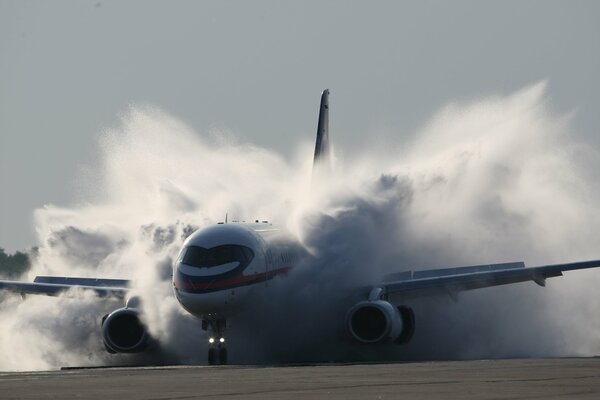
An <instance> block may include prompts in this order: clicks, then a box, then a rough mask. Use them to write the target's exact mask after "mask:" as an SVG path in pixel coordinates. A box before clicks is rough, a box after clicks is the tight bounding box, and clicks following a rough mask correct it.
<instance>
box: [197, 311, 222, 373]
mask: <svg viewBox="0 0 600 400" xmlns="http://www.w3.org/2000/svg"><path fill="white" fill-rule="evenodd" d="M226 326H227V321H226V320H225V319H224V318H219V319H210V320H207V319H205V320H203V321H202V329H204V330H208V331H209V339H208V345H209V347H208V364H209V365H218V364H221V365H226V364H227V347H226V344H225V335H224V333H225V328H226Z"/></svg>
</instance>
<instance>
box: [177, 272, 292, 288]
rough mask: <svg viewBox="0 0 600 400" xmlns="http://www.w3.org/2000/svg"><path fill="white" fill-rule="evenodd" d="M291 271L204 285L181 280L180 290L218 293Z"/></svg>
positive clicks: (248, 276) (244, 276) (235, 277)
mask: <svg viewBox="0 0 600 400" xmlns="http://www.w3.org/2000/svg"><path fill="white" fill-rule="evenodd" d="M290 269H292V268H291V267H285V268H279V269H276V270H273V271H269V272H261V273H258V274H253V275H243V274H240V275H237V276H233V277H231V278H227V279H222V280H214V281H211V282H206V283H193V282H191V281H186V280H183V281H182V282H181V283H182V286H183V287H181V288H180V289H183V290H186V289H187V290H210V291H218V290H225V289H230V288H233V287H237V286H245V285H251V284H254V283H260V282H264V281H267V280H269V279H273V278H274V277H275V276H277V275H284V274H287V272H288V271H289V270H290Z"/></svg>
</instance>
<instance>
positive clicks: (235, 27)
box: [0, 0, 600, 251]
mask: <svg viewBox="0 0 600 400" xmlns="http://www.w3.org/2000/svg"><path fill="white" fill-rule="evenodd" d="M599 20H600V2H598V1H560V2H556V1H514V2H511V1H497V2H488V1H460V2H459V1H452V2H449V1H439V2H438V1H414V2H400V1H363V2H351V1H294V2H292V1H252V2H250V1H161V2H158V1H97V0H95V1H82V0H78V1H23V0H18V1H17V0H14V1H11V0H0V188H1V194H0V247H4V248H6V249H8V250H10V251H14V250H16V249H24V248H28V247H30V246H31V245H33V244H35V239H34V234H33V227H32V226H33V225H32V211H33V210H34V209H35V208H37V207H40V206H42V205H44V204H48V203H53V204H57V205H68V204H70V203H71V202H72V201H73V200H72V199H73V192H74V180H75V178H76V177H77V171H78V169H79V168H80V166H81V165H84V164H86V163H89V162H90V159H93V157H94V156H95V146H96V138H97V136H98V135H99V134H100V133H101V132H102V130H103V129H105V128H107V127H111V126H115V125H117V124H118V123H119V116H120V115H122V114H123V112H125V111H126V110H127V107H128V106H129V105H132V104H133V105H135V104H151V105H155V106H157V107H159V108H162V109H164V110H166V111H167V112H169V113H171V114H173V115H175V116H177V117H179V118H181V119H182V120H183V121H185V122H186V123H188V124H189V125H191V126H192V127H193V128H194V129H195V130H197V131H199V132H205V131H207V130H208V129H210V128H212V127H218V128H223V129H226V130H228V131H231V132H233V133H234V134H235V135H236V136H238V137H240V138H241V139H242V140H245V141H249V142H253V143H256V144H258V145H261V146H265V147H269V148H273V149H275V150H277V151H280V152H282V153H286V152H289V151H290V143H297V142H299V141H300V140H302V139H303V138H306V137H307V136H310V135H313V131H314V130H315V128H316V113H317V108H318V104H317V103H318V99H319V95H320V92H321V90H322V89H324V88H326V87H329V88H330V89H331V91H332V98H331V103H332V107H331V130H332V136H333V140H334V141H335V144H336V147H337V148H338V149H341V150H343V151H346V152H348V153H352V152H356V151H358V149H360V146H361V145H362V144H364V143H365V142H366V141H367V140H368V136H369V135H372V137H374V138H375V139H374V140H378V141H381V142H384V141H386V140H392V141H396V142H401V141H402V140H406V138H407V137H409V136H410V135H411V133H413V132H414V131H415V130H416V129H417V128H418V127H419V126H420V125H422V124H424V123H426V122H427V120H428V118H429V117H430V116H431V115H432V114H433V113H434V112H435V111H436V110H437V109H438V108H439V107H440V106H442V105H444V104H446V103H448V102H450V101H454V100H470V99H477V98H479V97H482V96H489V95H493V94H506V93H510V92H512V91H515V90H517V89H519V88H521V87H523V86H525V85H529V84H532V83H535V82H538V81H540V80H545V79H547V80H548V82H549V91H548V93H549V98H550V100H551V104H552V109H554V110H556V111H557V112H561V113H566V112H569V111H573V110H574V111H576V112H577V114H576V116H575V119H574V121H573V126H574V127H575V128H576V130H577V132H578V133H579V134H580V135H581V137H582V138H584V139H585V140H587V141H589V142H591V143H592V144H593V145H594V146H600V138H599V136H600V135H599V130H598V127H599V126H600V107H599V105H600V79H599V78H598V73H599V71H600V45H599V41H600V23H599V22H598V21H599ZM369 140H373V139H369ZM182 146H185V143H182Z"/></svg>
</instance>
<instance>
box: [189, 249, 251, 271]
mask: <svg viewBox="0 0 600 400" xmlns="http://www.w3.org/2000/svg"><path fill="white" fill-rule="evenodd" d="M253 258H254V252H253V251H252V249H250V248H249V247H246V246H240V245H235V244H225V245H222V246H217V247H212V248H210V249H206V248H204V247H199V246H188V247H186V248H185V249H183V251H182V252H181V255H180V256H179V262H180V263H183V264H186V265H189V266H191V267H197V268H211V267H216V266H219V265H223V264H228V263H232V262H238V263H240V265H244V266H246V265H248V264H250V262H251V261H252V259H253Z"/></svg>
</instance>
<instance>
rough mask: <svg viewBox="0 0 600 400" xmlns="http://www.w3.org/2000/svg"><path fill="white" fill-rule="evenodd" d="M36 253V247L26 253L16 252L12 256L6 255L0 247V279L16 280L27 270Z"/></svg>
mask: <svg viewBox="0 0 600 400" xmlns="http://www.w3.org/2000/svg"><path fill="white" fill-rule="evenodd" d="M37 253H38V249H37V247H34V248H32V249H31V250H30V251H29V252H27V253H24V252H21V251H17V252H15V253H14V254H7V253H6V251H4V249H3V248H1V247H0V277H2V278H8V279H14V278H18V277H19V276H21V275H22V274H24V273H25V272H27V271H28V270H29V268H30V267H31V264H32V261H33V259H34V258H35V257H36V256H37Z"/></svg>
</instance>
